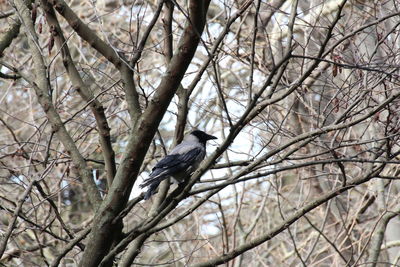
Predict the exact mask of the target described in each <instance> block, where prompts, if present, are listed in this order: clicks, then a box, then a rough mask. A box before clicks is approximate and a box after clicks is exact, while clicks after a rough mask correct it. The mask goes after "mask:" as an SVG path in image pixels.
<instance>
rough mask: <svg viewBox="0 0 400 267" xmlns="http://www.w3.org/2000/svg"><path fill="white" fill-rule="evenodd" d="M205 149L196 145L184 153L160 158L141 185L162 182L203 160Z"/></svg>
mask: <svg viewBox="0 0 400 267" xmlns="http://www.w3.org/2000/svg"><path fill="white" fill-rule="evenodd" d="M204 156H205V151H204V149H203V148H201V147H195V148H193V149H191V150H189V151H188V152H186V153H183V154H170V155H167V156H166V157H165V158H163V159H162V160H160V161H159V162H158V163H157V164H156V165H155V166H154V168H153V170H152V173H151V174H150V176H149V178H147V179H145V180H144V181H143V183H142V184H141V185H140V187H142V188H143V187H145V186H148V185H150V184H152V183H153V182H157V183H160V182H161V181H162V180H164V179H166V178H167V177H168V176H171V175H174V174H175V173H179V172H182V171H185V170H187V169H188V168H189V167H191V166H193V165H194V164H195V163H196V162H198V161H200V160H202V159H203V158H204Z"/></svg>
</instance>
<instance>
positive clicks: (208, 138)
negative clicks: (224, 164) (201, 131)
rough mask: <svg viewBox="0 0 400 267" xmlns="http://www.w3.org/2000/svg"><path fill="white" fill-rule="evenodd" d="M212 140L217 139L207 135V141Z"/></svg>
mask: <svg viewBox="0 0 400 267" xmlns="http://www.w3.org/2000/svg"><path fill="white" fill-rule="evenodd" d="M212 139H218V138H217V137H215V136H213V135H209V134H207V140H212Z"/></svg>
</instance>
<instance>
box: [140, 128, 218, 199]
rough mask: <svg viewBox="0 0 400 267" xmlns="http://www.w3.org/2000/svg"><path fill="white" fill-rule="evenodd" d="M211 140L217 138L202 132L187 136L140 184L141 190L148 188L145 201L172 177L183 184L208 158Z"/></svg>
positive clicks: (196, 131)
mask: <svg viewBox="0 0 400 267" xmlns="http://www.w3.org/2000/svg"><path fill="white" fill-rule="evenodd" d="M211 139H217V138H216V137H215V136H212V135H209V134H206V133H205V132H203V131H200V130H195V131H193V132H191V133H190V134H188V135H186V136H185V137H184V138H183V141H182V142H181V143H180V144H179V145H177V146H176V147H175V148H174V149H172V151H171V152H170V153H169V154H168V155H166V156H165V157H164V158H163V159H162V160H160V161H159V162H158V163H157V164H156V165H155V166H154V168H153V170H152V172H151V174H150V176H149V177H148V178H147V179H145V180H144V181H143V183H142V184H140V187H141V188H143V187H146V186H148V189H147V192H146V194H145V196H144V199H145V200H147V199H149V198H150V197H151V196H152V195H153V194H154V193H155V192H156V189H157V187H158V186H159V185H160V183H161V182H162V181H163V180H164V179H167V178H168V177H172V178H173V180H174V182H177V183H182V182H183V181H184V179H186V178H187V177H188V176H189V175H190V174H191V173H193V172H194V171H195V170H196V169H197V168H198V167H199V165H200V163H201V161H202V160H203V159H204V157H205V156H206V142H207V141H208V140H211Z"/></svg>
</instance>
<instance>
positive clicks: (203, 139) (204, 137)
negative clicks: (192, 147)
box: [190, 130, 217, 144]
mask: <svg viewBox="0 0 400 267" xmlns="http://www.w3.org/2000/svg"><path fill="white" fill-rule="evenodd" d="M190 134H191V135H194V136H196V137H197V139H199V142H200V143H202V144H205V143H206V142H207V141H208V140H211V139H217V137H215V136H212V135H209V134H206V133H205V132H203V131H200V130H194V131H193V132H191V133H190Z"/></svg>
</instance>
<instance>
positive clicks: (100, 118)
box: [41, 0, 116, 186]
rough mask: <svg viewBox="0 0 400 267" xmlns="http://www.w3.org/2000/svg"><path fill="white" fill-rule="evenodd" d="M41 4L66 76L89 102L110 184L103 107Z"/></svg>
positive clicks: (108, 137) (113, 170)
mask: <svg viewBox="0 0 400 267" xmlns="http://www.w3.org/2000/svg"><path fill="white" fill-rule="evenodd" d="M41 5H42V7H43V10H44V11H45V14H46V16H45V17H46V19H47V23H48V24H49V26H50V29H51V32H52V35H53V36H54V38H55V41H56V44H57V46H58V47H59V49H60V50H61V55H62V58H63V64H64V67H65V69H66V70H67V73H68V76H69V78H70V79H71V83H72V84H73V86H74V87H75V88H76V91H77V92H78V93H79V94H80V96H81V97H82V98H83V99H84V100H85V101H86V102H87V103H89V106H90V109H91V111H92V113H93V115H94V117H95V119H96V123H97V128H98V131H99V138H100V144H101V147H102V153H103V158H104V163H105V168H106V173H107V184H108V186H110V185H111V184H112V181H113V179H114V176H115V173H116V165H115V153H114V150H113V148H112V145H111V134H110V127H109V126H108V122H107V118H106V115H105V113H104V107H103V105H102V104H101V103H100V101H98V100H97V99H95V97H94V94H93V92H92V91H91V90H90V89H89V88H87V86H86V85H85V83H84V82H83V80H82V77H81V76H80V75H79V72H78V70H77V69H76V67H75V64H74V62H73V60H72V57H71V53H70V51H69V48H68V45H67V41H66V39H65V37H64V35H63V32H62V30H61V27H60V24H59V23H58V20H57V16H56V14H55V12H54V9H53V7H52V6H51V5H50V4H49V2H48V1H46V0H42V1H41Z"/></svg>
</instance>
